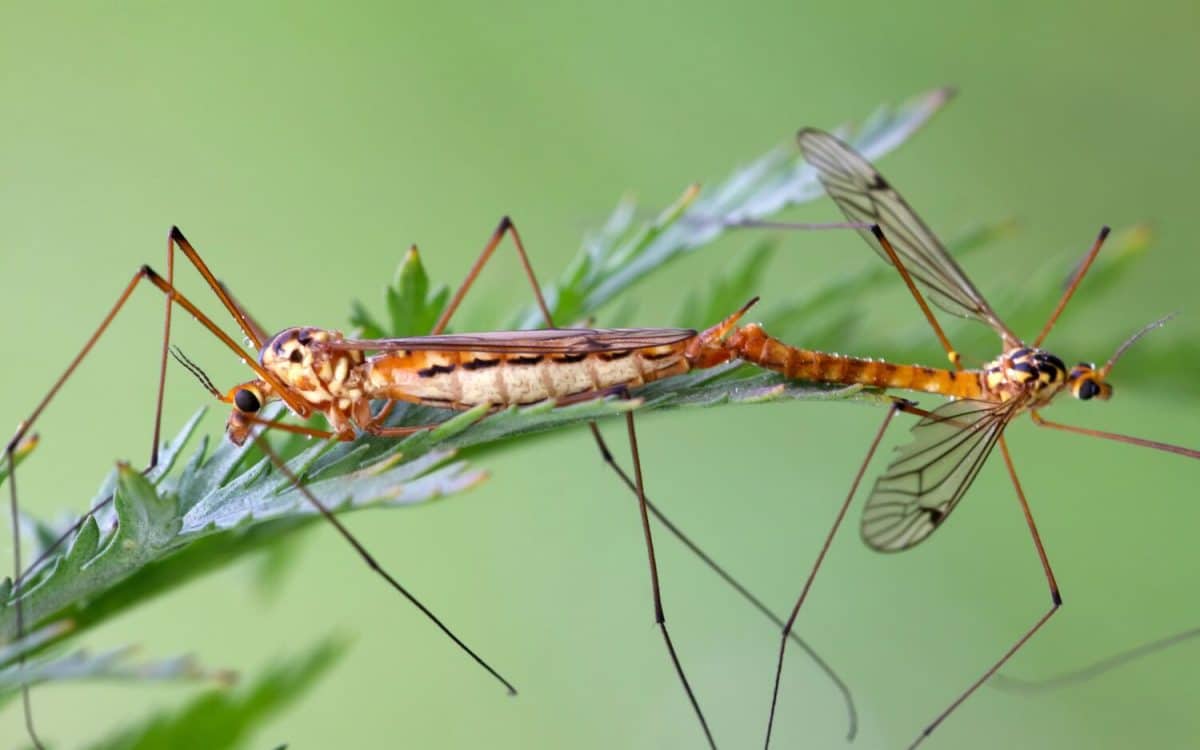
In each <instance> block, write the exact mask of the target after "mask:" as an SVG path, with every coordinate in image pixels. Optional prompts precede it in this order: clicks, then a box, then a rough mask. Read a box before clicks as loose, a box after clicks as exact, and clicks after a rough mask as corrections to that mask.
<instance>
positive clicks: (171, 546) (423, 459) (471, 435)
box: [0, 92, 945, 744]
mask: <svg viewBox="0 0 1200 750" xmlns="http://www.w3.org/2000/svg"><path fill="white" fill-rule="evenodd" d="M944 101H945V95H944V93H943V92H934V93H932V94H928V95H926V96H924V97H918V98H916V99H914V100H912V101H910V102H908V103H906V104H904V105H902V106H900V107H891V108H885V109H883V110H881V111H880V113H879V114H878V115H877V116H876V117H875V118H874V119H873V120H872V121H871V123H870V124H869V125H867V126H864V127H863V128H860V129H859V130H858V131H856V132H855V133H853V134H852V135H851V140H852V141H853V142H855V143H857V144H858V145H859V146H860V147H861V148H863V149H864V150H865V151H866V153H868V154H869V155H872V156H878V155H880V154H882V153H884V152H886V151H887V150H890V149H891V148H894V147H895V146H896V145H898V144H899V143H900V142H902V141H903V140H904V139H905V138H907V137H908V135H910V134H911V133H912V132H913V131H914V130H915V129H916V128H917V127H918V126H919V125H921V124H922V123H924V122H925V121H926V120H927V119H928V118H929V117H930V116H931V115H932V114H933V113H934V112H935V111H936V110H937V109H938V107H940V106H941V104H942V103H943V102H944ZM818 195H820V187H819V185H818V184H817V182H816V179H815V175H814V174H813V172H812V170H810V169H808V168H806V167H804V166H803V165H802V164H801V162H800V161H799V157H798V156H796V155H795V154H794V153H793V152H792V151H791V150H790V149H776V150H773V151H772V152H771V153H769V154H767V155H766V156H765V157H762V158H760V159H759V160H757V161H756V162H753V163H752V164H751V165H750V166H749V167H746V168H743V169H740V170H737V171H736V172H734V173H733V175H732V176H731V177H730V178H728V179H727V180H726V181H725V182H723V183H721V184H719V185H717V186H715V187H714V188H712V189H710V190H707V191H703V192H699V191H697V190H695V189H689V190H688V192H687V193H685V194H684V196H683V197H682V198H681V199H680V200H679V201H677V202H676V203H674V204H672V205H671V206H669V207H668V208H667V209H665V210H664V211H662V212H661V213H660V214H659V215H658V217H657V218H656V219H654V220H652V221H650V222H645V223H640V224H639V223H636V222H635V219H634V217H635V214H636V211H635V209H634V207H633V205H632V204H631V203H629V202H622V203H621V204H620V205H619V206H618V208H617V210H616V211H615V212H614V213H613V215H612V217H611V218H610V220H609V222H608V224H607V225H606V226H605V227H604V228H603V229H602V230H601V231H600V232H598V233H596V234H595V235H592V236H589V237H588V238H587V239H586V240H585V242H584V246H583V249H582V250H581V252H580V254H579V255H578V256H577V257H576V259H575V260H574V261H572V263H571V264H570V266H569V267H568V269H567V271H566V272H565V273H564V274H563V275H562V276H561V277H560V278H559V280H558V281H557V282H556V283H555V284H553V285H551V286H550V288H549V289H548V290H547V291H548V294H547V297H548V300H549V302H550V304H551V305H552V308H553V311H554V313H555V315H556V319H557V320H558V322H560V324H570V323H574V322H577V321H581V320H586V319H589V318H591V317H592V316H595V315H597V314H598V313H599V312H600V308H601V307H602V306H603V305H605V304H606V303H608V302H610V301H612V300H615V299H618V298H619V296H620V295H621V294H622V293H624V292H625V291H626V290H627V289H628V288H629V287H630V286H632V285H633V284H634V283H636V282H637V281H639V280H641V279H642V278H644V277H645V276H646V275H648V274H650V273H652V272H654V271H657V270H658V269H660V268H663V267H665V265H666V264H667V263H668V262H670V261H672V260H674V259H677V258H680V257H682V256H683V255H685V254H687V253H688V252H691V251H693V250H695V249H697V248H699V247H701V246H703V245H705V244H707V243H709V242H711V241H713V240H714V239H716V238H717V237H718V236H721V235H722V234H724V233H725V232H726V231H728V229H729V228H730V226H732V225H734V224H736V223H737V222H739V221H741V220H744V219H748V218H759V217H764V216H767V215H770V214H771V213H773V212H775V211H778V210H780V209H782V208H784V207H786V206H789V205H794V204H796V203H800V202H803V201H808V200H812V199H813V198H815V197H817V196H818ZM768 255H769V246H768V245H767V244H766V243H762V244H760V245H758V246H756V247H755V248H754V249H753V250H752V257H751V258H750V259H749V261H748V262H747V263H745V264H744V266H743V267H741V268H740V269H739V270H738V271H737V273H736V274H734V276H732V277H731V278H729V279H725V280H722V281H720V282H718V284H717V288H716V289H715V290H714V291H713V292H712V293H711V294H710V295H709V296H708V297H707V298H700V297H694V298H692V300H691V301H690V302H689V304H690V305H691V310H692V313H693V314H695V315H697V316H701V317H702V318H703V320H693V321H691V323H692V324H693V325H696V324H708V323H710V322H713V321H714V320H715V319H716V318H720V317H723V316H724V315H726V314H728V313H729V312H730V311H732V309H735V308H736V307H737V306H739V305H741V304H742V303H743V302H744V301H745V298H746V297H748V296H750V295H751V294H752V293H753V291H754V290H753V287H754V286H756V285H757V282H758V280H759V279H760V278H761V273H762V268H763V265H764V264H765V262H766V260H767V256H768ZM447 297H448V290H447V289H446V288H445V287H438V288H436V289H433V288H432V287H431V284H430V281H429V279H428V277H427V275H426V273H425V271H424V269H423V267H422V265H421V262H420V257H419V255H418V254H417V253H416V251H415V250H413V251H410V252H409V253H408V254H407V255H406V256H405V258H404V261H403V263H402V264H401V266H400V269H399V271H398V273H397V275H396V278H395V280H394V282H393V284H392V285H391V286H390V287H389V288H388V290H387V295H386V308H387V315H386V318H385V319H384V320H386V322H381V321H380V319H379V318H376V317H373V316H372V315H371V314H370V313H368V312H367V311H366V309H365V308H364V307H363V306H362V305H360V304H356V305H355V306H354V310H353V313H352V316H351V318H352V322H353V324H354V325H355V326H357V327H359V328H360V329H361V331H362V333H363V335H365V336H372V337H384V336H396V335H412V334H420V333H425V332H428V330H429V329H430V328H431V327H432V326H433V324H434V321H435V320H436V319H437V316H438V315H439V314H440V312H441V310H442V309H443V308H444V307H445V304H446V300H447ZM518 321H519V322H521V324H522V325H526V326H528V325H535V324H540V322H541V321H540V319H539V315H538V314H536V313H534V312H531V311H526V312H524V313H522V314H521V315H520V316H518ZM497 327H500V326H497ZM635 396H636V397H637V398H634V399H621V398H616V397H612V398H605V399H595V400H592V401H588V402H583V403H578V404H574V405H571V406H566V407H555V406H554V405H552V404H539V405H536V406H531V407H527V408H511V409H506V410H503V411H500V412H498V413H495V414H486V413H485V411H484V410H483V409H476V410H473V411H471V412H467V413H463V414H447V412H445V411H443V410H437V409H432V408H426V407H420V406H412V405H401V406H398V407H397V408H396V409H395V410H394V412H393V414H392V416H391V418H390V420H389V423H390V424H391V425H429V424H437V425H438V426H437V427H436V428H435V429H431V430H424V431H420V432H418V433H416V434H414V435H412V436H410V437H408V438H407V439H404V440H384V439H378V438H374V437H371V436H362V437H360V438H359V439H357V440H355V441H353V442H351V443H329V442H325V441H307V440H303V439H297V438H295V437H294V436H283V437H275V439H276V440H277V441H278V442H277V443H276V449H277V450H278V451H280V452H281V453H282V455H284V456H285V457H286V460H287V466H288V468H289V470H290V471H291V472H292V473H293V474H295V475H296V476H299V477H300V478H301V479H302V481H303V482H305V483H306V485H307V487H308V489H309V491H311V492H312V493H313V494H314V495H315V496H316V497H317V498H319V499H320V500H321V501H322V502H323V503H324V504H325V505H326V506H327V507H329V508H331V509H333V510H335V511H338V512H341V511H346V510H352V509H359V508H364V507H371V506H388V507H395V506H403V505H414V504H421V503H425V502H428V501H430V500H432V499H435V498H438V497H443V496H446V495H450V494H454V493H457V492H460V491H463V490H465V489H467V488H469V487H472V486H474V485H475V484H477V483H478V482H479V481H481V480H482V479H483V476H484V475H483V474H482V473H481V472H479V471H476V470H471V469H468V468H467V467H466V466H465V465H464V464H462V463H461V462H453V461H452V460H451V459H452V458H453V456H454V453H455V451H458V450H462V449H468V448H469V449H472V451H473V452H476V453H477V452H479V451H480V450H482V449H485V448H488V449H490V448H492V447H495V446H498V445H501V444H506V443H511V442H512V441H513V439H514V438H518V437H523V436H527V435H531V434H534V433H539V432H543V431H546V430H552V429H560V428H563V427H566V426H569V425H573V424H581V423H584V422H586V421H591V420H596V419H602V418H607V417H612V416H616V415H620V414H623V413H625V412H626V411H628V410H630V409H634V408H640V409H642V410H650V409H660V408H675V407H683V406H697V407H700V406H713V405H716V404H721V403H757V402H763V401H772V400H779V399H792V400H798V399H829V398H845V399H857V400H867V401H870V400H873V399H876V398H877V396H876V395H874V394H870V393H865V392H863V391H862V390H861V389H857V388H851V389H836V388H828V387H823V386H812V385H805V384H796V383H788V382H785V381H783V380H782V379H781V378H779V377H778V376H775V375H772V374H763V373H761V372H757V371H754V370H752V369H750V368H745V367H739V366H738V365H737V364H736V363H734V364H730V365H727V366H723V367H718V368H713V369H712V370H709V371H706V372H698V373H692V374H690V375H687V376H684V377H681V378H675V379H671V380H669V381H663V382H659V383H656V384H653V385H652V386H650V387H647V388H645V389H642V390H641V391H640V392H639V393H637V394H635ZM266 416H268V417H269V416H271V415H269V414H268V415H266ZM198 419H199V415H197V416H196V417H195V418H193V420H192V421H190V422H189V423H188V424H187V425H186V426H185V427H184V429H183V430H182V431H181V432H180V433H179V434H178V435H177V436H176V437H175V438H173V439H172V440H171V441H170V442H169V443H168V444H167V445H165V446H164V447H163V450H162V454H161V457H160V463H159V466H158V467H156V468H155V470H154V471H152V472H149V473H147V474H145V475H144V476H143V475H142V474H140V473H138V472H136V471H134V470H132V469H130V468H129V467H119V468H118V470H117V471H115V472H113V473H112V474H111V475H110V476H109V477H108V478H106V480H105V481H104V482H103V483H102V485H101V487H100V490H99V492H98V493H97V496H96V498H95V499H93V501H92V502H91V503H90V505H96V504H97V503H100V502H102V501H105V500H106V499H107V498H108V497H110V496H115V501H114V502H113V503H112V505H111V506H110V507H108V508H106V509H105V510H103V511H101V512H98V513H95V514H94V515H93V516H92V517H90V518H89V519H88V520H87V522H86V523H84V525H83V526H82V528H81V529H80V530H79V532H78V533H77V534H75V535H74V537H73V539H72V540H71V542H70V544H69V545H68V546H67V547H66V549H61V550H57V551H56V553H55V554H54V555H52V556H51V557H50V559H49V560H48V561H47V562H46V564H44V565H42V566H41V567H40V568H39V569H38V570H37V571H36V572H35V573H34V574H33V575H31V576H30V577H29V578H28V579H27V580H26V581H25V582H24V583H23V584H22V587H21V590H20V597H21V602H22V608H23V612H24V619H25V623H26V628H27V630H28V629H31V628H46V627H54V626H55V625H56V624H58V623H64V622H67V621H70V623H71V627H70V629H69V630H68V629H62V630H61V631H43V632H52V633H53V636H52V637H49V638H46V639H45V640H44V641H43V642H40V643H38V644H37V648H45V647H46V646H47V645H52V644H54V643H55V642H56V641H61V640H63V639H65V638H68V637H74V636H75V635H77V634H78V633H81V632H83V631H85V630H87V629H88V628H90V627H91V626H92V625H95V624H97V623H99V622H102V621H104V620H106V619H108V618H110V617H112V616H114V615H115V614H117V613H119V612H122V611H124V610H125V609H127V608H129V607H131V606H134V605H137V604H140V603H143V602H145V601H147V600H149V599H151V598H152V597H154V596H156V595H157V594H159V593H161V592H164V591H168V590H171V589H173V588H175V587H178V586H179V585H181V584H182V583H183V582H185V581H187V580H190V579H192V578H195V577H197V576H201V575H205V574H207V573H208V572H210V571H212V570H215V569H216V568H219V567H221V566H223V565H227V564H229V563H230V562H231V561H233V560H236V559H239V558H240V557H242V556H244V555H247V554H250V553H253V552H261V551H263V550H264V549H269V547H270V545H272V544H274V543H277V542H278V541H279V540H281V539H286V538H288V537H289V536H291V535H293V533H294V532H295V531H297V530H299V529H302V528H304V527H306V526H308V525H309V524H310V523H312V522H313V520H314V519H316V511H315V509H314V508H313V507H312V505H311V504H310V503H309V502H308V501H307V500H306V498H305V497H304V495H303V494H302V493H301V491H300V490H299V489H298V488H297V487H295V486H294V485H293V483H292V482H291V481H290V480H289V479H288V477H287V476H285V475H284V474H283V473H281V472H279V471H278V470H277V469H276V467H274V466H273V465H272V463H271V462H270V461H269V460H267V459H266V458H264V457H263V456H262V455H261V453H260V452H259V451H258V450H257V449H255V448H253V447H252V446H247V447H243V448H238V447H235V446H232V445H231V444H229V443H228V442H227V441H224V440H222V439H220V438H216V439H212V440H210V439H209V438H208V437H207V436H205V437H201V439H200V440H199V441H198V444H197V445H196V447H195V448H194V449H192V451H191V453H190V454H189V455H188V456H187V457H186V460H183V461H182V466H177V464H179V463H181V459H184V450H185V447H186V444H187V443H188V441H189V439H190V438H191V437H192V436H193V433H194V432H195V429H196V424H197V420H198ZM114 493H115V495H114ZM60 531H61V530H60V529H52V530H46V529H43V530H42V532H39V533H37V534H36V536H37V537H38V538H39V540H41V542H42V544H45V543H46V542H47V540H48V539H49V538H51V537H52V536H54V535H55V534H56V533H58V532H60ZM282 559H283V560H284V561H286V559H287V558H286V556H285V557H283V558H282ZM364 574H365V573H364ZM0 594H7V595H5V596H2V597H0V602H3V604H2V606H0V637H8V638H11V637H12V636H13V635H14V634H15V608H14V606H13V600H12V596H11V588H10V589H8V590H7V591H0ZM34 653H36V651H34ZM13 658H15V654H14V655H13ZM8 663H11V662H8ZM5 664H6V663H5V662H3V661H0V668H3V667H4V666H5ZM214 744H220V743H214Z"/></svg>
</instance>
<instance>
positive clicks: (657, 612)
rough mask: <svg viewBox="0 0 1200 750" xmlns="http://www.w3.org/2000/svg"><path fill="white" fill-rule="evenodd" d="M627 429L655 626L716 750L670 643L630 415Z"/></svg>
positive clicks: (710, 743)
mask: <svg viewBox="0 0 1200 750" xmlns="http://www.w3.org/2000/svg"><path fill="white" fill-rule="evenodd" d="M625 425H626V428H627V430H628V433H629V451H630V453H631V454H632V455H633V476H634V479H635V483H636V484H637V494H638V508H639V510H640V511H641V514H642V533H643V534H644V535H645V537H646V554H647V555H648V556H649V559H650V587H651V590H652V591H653V592H654V622H655V624H657V625H658V628H659V630H661V631H662V636H663V641H664V642H665V643H666V644H667V651H668V653H670V655H671V662H672V663H673V664H674V665H675V673H676V674H678V675H679V681H680V682H682V683H683V689H684V690H685V691H686V692H687V696H688V700H689V701H691V703H692V709H693V710H694V711H695V712H696V718H697V719H699V720H700V727H701V728H702V729H703V730H704V736H705V738H707V739H708V745H709V747H711V748H713V750H716V747H717V743H716V741H715V740H713V736H712V731H710V730H709V728H708V721H706V720H705V718H704V712H703V711H702V710H700V703H699V702H697V700H696V694H695V693H694V692H693V691H692V686H691V684H689V683H688V678H687V675H686V674H684V672H683V665H682V664H681V663H680V662H679V655H678V654H676V653H675V644H673V643H672V642H671V634H670V632H669V631H668V630H667V618H666V617H665V616H664V615H663V605H662V591H661V588H660V586H659V581H658V560H657V559H656V558H655V556H654V539H653V537H652V535H651V533H650V516H649V514H648V513H647V502H646V486H645V483H644V481H643V479H642V460H641V456H640V454H639V452H638V443H637V430H636V429H634V426H633V414H632V413H631V412H626V413H625Z"/></svg>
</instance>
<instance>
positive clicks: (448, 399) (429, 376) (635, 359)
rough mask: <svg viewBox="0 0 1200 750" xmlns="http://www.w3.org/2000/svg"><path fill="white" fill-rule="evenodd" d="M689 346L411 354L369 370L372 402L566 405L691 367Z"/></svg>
mask: <svg viewBox="0 0 1200 750" xmlns="http://www.w3.org/2000/svg"><path fill="white" fill-rule="evenodd" d="M684 343H686V342H681V343H679V344H670V345H665V346H655V347H647V348H645V349H631V350H618V351H601V352H589V353H586V354H585V353H579V354H563V353H554V354H542V353H497V352H452V351H450V352H432V351H411V352H401V353H389V354H382V355H378V356H375V357H372V358H370V359H368V360H367V362H366V364H365V365H364V371H363V373H364V390H365V392H366V393H367V395H368V397H369V398H379V399H396V400H401V401H412V402H418V403H423V404H428V405H430V406H440V407H443V408H451V409H469V408H471V407H473V406H477V405H479V404H492V405H495V406H507V405H510V404H532V403H536V402H539V401H545V400H546V399H551V398H553V399H557V400H562V399H564V398H569V397H571V396H577V395H579V394H582V393H589V392H592V391H604V390H606V389H611V388H614V387H617V386H622V385H627V386H629V387H631V388H632V387H635V386H639V385H642V384H643V383H649V382H651V381H654V380H659V379H661V378H666V377H670V376H672V375H679V374H682V373H685V372H687V371H688V370H689V369H691V367H690V365H689V364H688V362H687V360H686V359H685V358H684V354H683V352H684V346H683V344H684Z"/></svg>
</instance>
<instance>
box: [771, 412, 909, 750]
mask: <svg viewBox="0 0 1200 750" xmlns="http://www.w3.org/2000/svg"><path fill="white" fill-rule="evenodd" d="M906 407H910V404H909V403H908V402H907V401H895V402H894V403H893V404H892V406H891V407H890V408H889V409H888V411H887V414H886V415H885V416H884V418H883V424H881V425H879V430H878V431H877V432H876V433H875V439H874V440H872V441H871V445H870V447H869V448H867V455H866V458H864V459H863V462H862V464H861V465H860V466H859V467H858V472H857V473H856V474H855V475H854V481H853V482H851V483H850V491H849V492H847V493H846V499H845V500H844V501H842V506H841V508H839V509H838V512H837V515H836V516H835V517H834V520H833V526H832V527H831V528H830V529H829V533H828V534H827V535H826V536H825V543H824V544H822V545H821V551H820V552H818V553H817V560H816V562H814V563H813V566H812V569H811V570H810V571H809V573H808V580H806V581H805V582H804V588H803V589H801V591H800V596H799V598H798V599H797V600H796V606H794V607H792V613H791V615H789V616H788V619H787V622H786V623H785V624H784V626H783V633H782V635H781V638H780V641H779V658H778V659H777V660H776V661H775V684H774V686H773V687H772V689H771V711H770V713H769V714H768V716H767V736H766V739H765V741H764V742H763V746H764V747H770V746H771V730H772V729H773V728H774V726H775V708H776V705H777V704H778V702H779V684H780V682H781V681H782V679H783V657H784V654H785V653H786V651H787V644H788V638H789V636H790V635H791V633H792V627H793V626H794V625H795V624H796V618H797V617H798V616H799V614H800V607H801V606H802V605H803V604H804V600H805V599H806V598H808V592H809V590H810V589H811V588H812V585H813V581H814V580H815V579H816V577H817V571H818V570H820V568H821V563H822V562H824V560H825V555H826V553H828V552H829V546H830V545H831V544H832V543H833V537H834V535H835V534H837V531H838V528H840V527H841V525H842V521H843V520H844V519H845V518H846V511H847V510H849V509H850V503H851V501H853V500H854V495H855V493H857V492H858V485H859V484H860V483H861V482H862V478H863V475H864V474H865V473H866V471H867V465H868V464H870V463H871V459H872V458H873V457H874V456H875V451H876V450H877V449H878V448H879V442H880V441H881V440H883V433H884V432H886V431H887V428H888V425H889V424H891V422H892V418H893V417H895V416H896V412H898V411H905V410H906Z"/></svg>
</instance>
